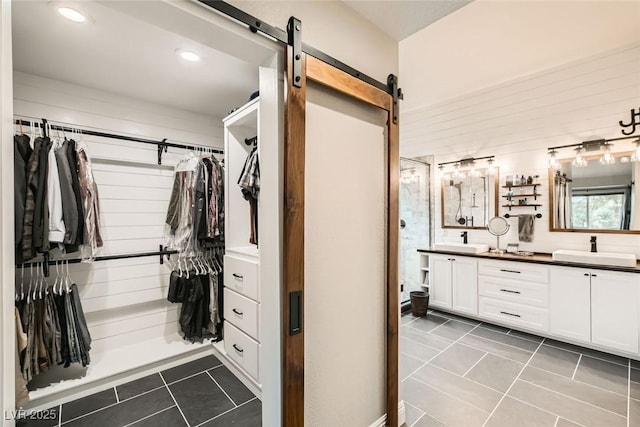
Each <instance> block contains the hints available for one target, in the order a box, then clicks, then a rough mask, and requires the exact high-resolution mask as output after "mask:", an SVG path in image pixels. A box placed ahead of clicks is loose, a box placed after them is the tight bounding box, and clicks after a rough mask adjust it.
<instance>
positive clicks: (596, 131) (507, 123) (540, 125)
mask: <svg viewBox="0 0 640 427" xmlns="http://www.w3.org/2000/svg"><path fill="white" fill-rule="evenodd" d="M495 66H499V64H495ZM469 72H473V70H469ZM632 108H636V109H637V108H640V46H637V45H635V46H630V47H627V48H624V49H619V50H615V51H610V52H608V53H606V54H601V55H598V56H593V57H590V58H587V59H584V60H580V61H576V62H572V63H569V64H565V65H562V66H559V67H556V68H553V69H549V70H547V71H544V72H538V73H535V74H532V75H530V76H527V77H524V78H518V79H516V80H513V81H511V82H508V83H504V84H500V85H497V86H495V87H492V88H489V89H485V90H481V91H478V92H474V93H470V94H468V95H466V96H462V97H458V98H455V99H452V100H450V101H447V102H443V103H439V104H437V105H431V106H423V107H420V108H416V109H413V110H411V111H404V112H402V126H401V135H400V141H401V152H402V155H403V156H405V157H416V156H422V155H428V154H433V155H435V162H436V163H439V162H446V161H452V160H458V159H461V158H464V157H481V156H487V155H495V156H496V160H497V163H498V164H499V167H500V177H501V185H504V177H505V176H506V175H511V174H518V175H523V174H524V175H525V176H529V175H540V177H541V178H540V179H541V182H542V188H541V192H542V198H541V203H542V204H543V205H544V206H543V207H542V210H541V211H540V212H541V213H542V215H543V217H542V219H538V220H536V224H535V237H534V241H533V242H532V243H520V249H521V250H533V251H538V252H552V251H554V250H555V249H559V248H563V249H577V250H588V248H589V234H585V233H558V232H554V233H552V232H550V231H549V210H548V209H549V200H548V182H547V176H548V172H547V171H548V170H547V154H546V153H547V150H546V148H547V147H550V146H557V145H565V144H574V143H578V142H581V141H585V140H589V139H595V138H598V137H601V138H614V137H620V136H622V134H621V133H620V127H619V125H618V121H619V120H624V121H629V110H630V109H632ZM621 147H622V144H621V143H620V144H618V145H617V147H616V148H621ZM571 154H572V152H571V150H566V151H563V152H562V155H561V156H560V157H570V156H571ZM434 183H435V197H434V199H433V200H434V203H435V205H436V206H435V212H436V216H435V221H436V224H435V225H436V227H435V236H434V240H433V241H435V242H439V241H445V240H446V241H451V240H453V241H458V240H459V239H460V237H459V234H460V230H447V229H442V228H441V226H440V180H439V177H438V176H437V173H436V179H435V180H434ZM504 191H505V190H504V189H501V194H504ZM503 200H504V199H503ZM501 204H502V203H501ZM530 210H531V212H532V213H533V210H532V208H531V209H530ZM505 212H506V209H505V208H500V214H504V213H505ZM518 212H522V213H528V212H529V211H528V210H527V209H524V208H520V209H519V210H518ZM513 213H517V212H513ZM509 221H510V223H511V230H510V231H509V233H508V234H507V235H506V236H504V237H503V238H502V239H501V246H503V247H506V243H507V242H517V240H518V236H517V219H510V220H509ZM469 239H470V241H471V242H476V243H488V244H492V245H495V237H493V236H491V235H490V234H489V233H488V232H487V231H484V230H482V231H480V230H470V231H469ZM598 248H599V250H601V251H612V252H628V253H635V254H636V255H637V256H638V257H640V236H639V235H620V234H599V235H598Z"/></svg>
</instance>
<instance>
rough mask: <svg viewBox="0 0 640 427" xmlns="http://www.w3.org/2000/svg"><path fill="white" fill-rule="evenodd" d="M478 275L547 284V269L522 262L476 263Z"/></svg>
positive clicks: (482, 261)
mask: <svg viewBox="0 0 640 427" xmlns="http://www.w3.org/2000/svg"><path fill="white" fill-rule="evenodd" d="M478 274H481V275H485V276H494V277H503V278H505V279H516V280H518V281H520V280H524V281H527V282H539V283H549V268H548V267H546V266H543V265H536V264H528V263H524V262H509V261H488V260H481V261H480V262H479V263H478Z"/></svg>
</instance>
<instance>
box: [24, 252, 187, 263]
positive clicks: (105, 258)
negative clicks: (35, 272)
mask: <svg viewBox="0 0 640 427" xmlns="http://www.w3.org/2000/svg"><path fill="white" fill-rule="evenodd" d="M177 253H178V251H176V250H166V249H163V250H160V251H155V252H140V253H136V254H121V255H105V256H97V257H95V258H93V261H94V262H95V261H111V260H115V259H128V258H143V257H149V256H159V257H160V264H163V263H164V256H165V255H173V254H177ZM58 262H67V263H69V264H79V263H81V262H82V259H80V258H69V259H63V258H60V259H58V260H49V261H47V265H50V266H52V265H56V263H58ZM42 263H44V261H42V262H41V261H31V262H25V263H24V264H18V265H16V267H17V268H27V267H30V266H37V265H40V264H42Z"/></svg>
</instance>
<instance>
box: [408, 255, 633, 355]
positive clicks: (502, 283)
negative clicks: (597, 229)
mask: <svg viewBox="0 0 640 427" xmlns="http://www.w3.org/2000/svg"><path fill="white" fill-rule="evenodd" d="M419 252H420V253H421V255H422V256H423V257H425V258H426V257H428V265H429V269H428V271H429V273H428V274H429V281H428V283H429V286H428V287H429V291H430V295H431V297H430V307H431V308H436V309H438V310H442V311H447V312H451V313H456V314H459V315H462V316H466V317H470V318H474V319H478V320H483V321H486V322H489V323H495V324H498V325H502V326H506V327H509V328H512V329H517V330H522V331H524V332H530V333H533V334H536V335H540V336H545V337H549V338H553V339H557V340H560V341H566V342H570V343H573V344H577V345H581V346H584V347H589V348H593V349H596V350H600V351H605V352H608V353H613V354H618V355H621V356H625V357H630V358H633V359H640V348H639V337H640V264H636V265H635V266H634V267H617V266H607V265H589V264H577V263H569V262H562V261H556V260H553V259H552V256H551V255H550V254H535V255H533V256H528V257H522V256H517V255H512V254H501V255H499V254H492V253H488V252H485V253H479V254H470V253H464V254H461V253H459V252H454V251H443V250H430V249H421V250H419Z"/></svg>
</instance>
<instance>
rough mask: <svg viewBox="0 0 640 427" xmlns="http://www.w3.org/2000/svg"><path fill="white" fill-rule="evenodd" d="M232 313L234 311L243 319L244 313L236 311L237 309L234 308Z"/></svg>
mask: <svg viewBox="0 0 640 427" xmlns="http://www.w3.org/2000/svg"><path fill="white" fill-rule="evenodd" d="M231 311H233V312H234V313H235V314H236V315H237V316H240V317H242V315H243V314H244V313H243V312H241V311H238V310H236V309H235V308H234V309H232V310H231Z"/></svg>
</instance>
